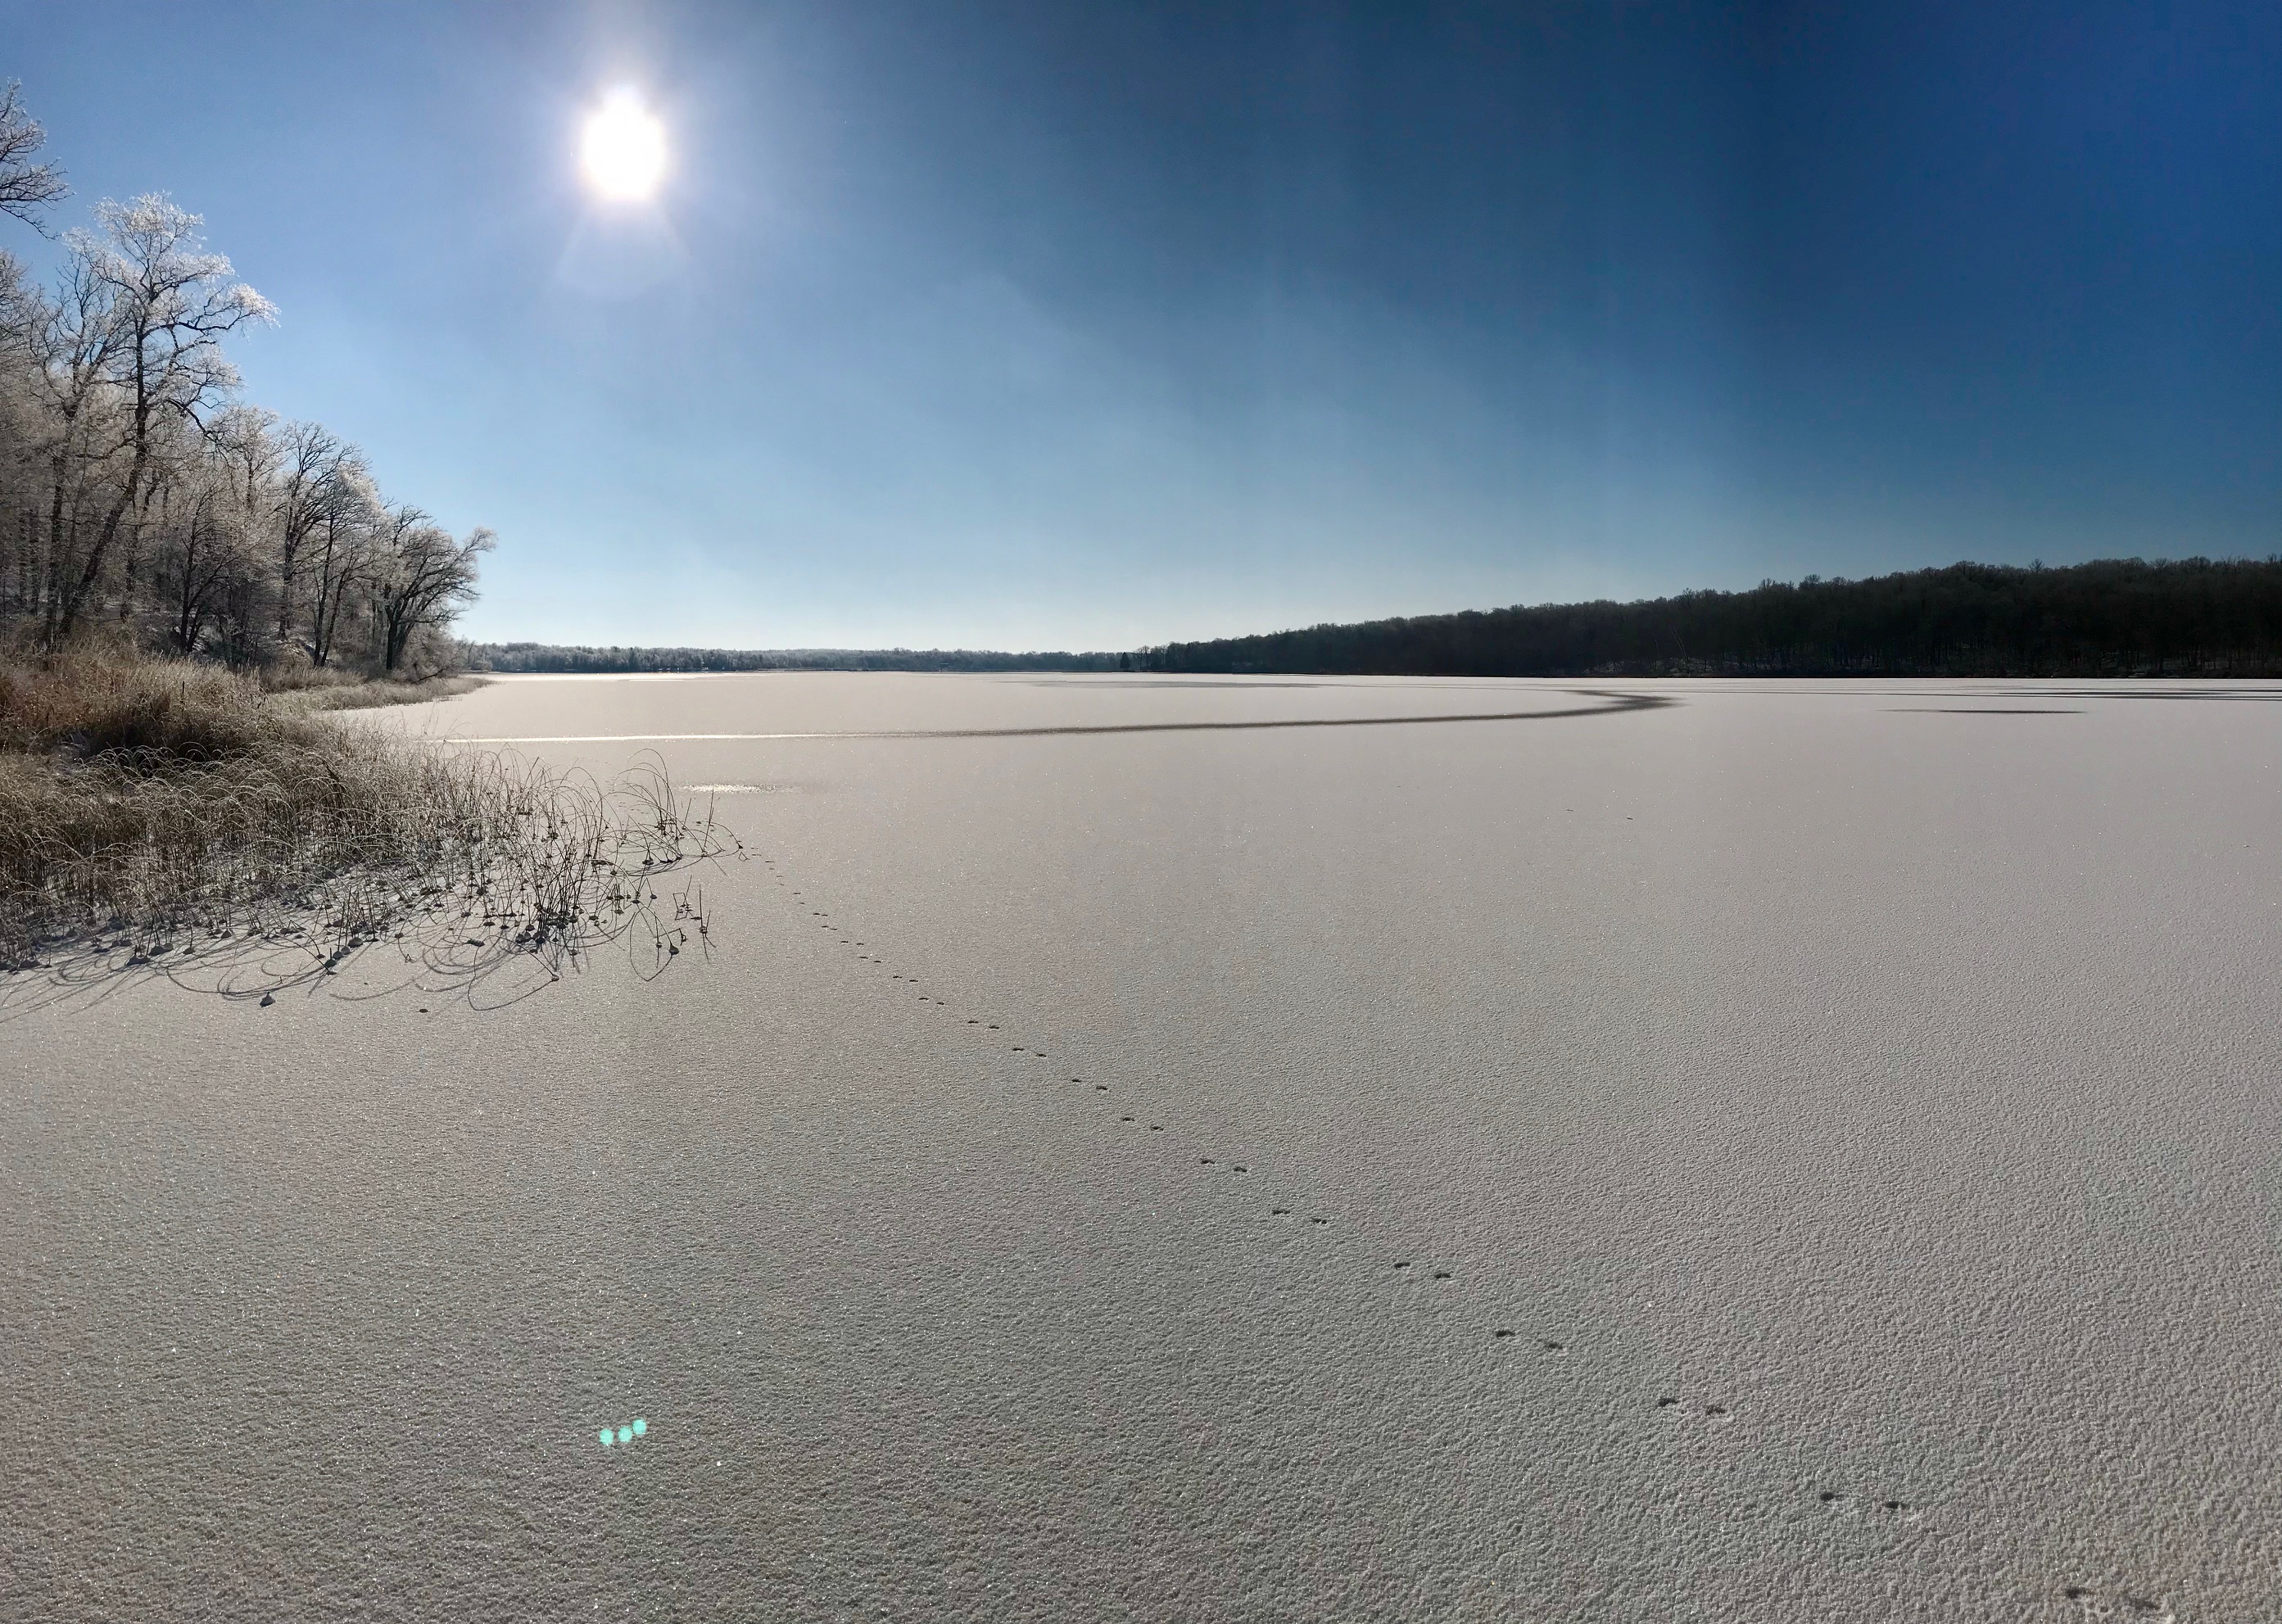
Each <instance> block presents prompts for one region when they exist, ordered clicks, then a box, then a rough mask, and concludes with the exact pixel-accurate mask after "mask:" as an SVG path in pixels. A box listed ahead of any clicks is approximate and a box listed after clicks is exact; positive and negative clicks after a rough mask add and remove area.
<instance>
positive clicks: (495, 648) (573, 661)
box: [459, 643, 1128, 672]
mask: <svg viewBox="0 0 2282 1624" xmlns="http://www.w3.org/2000/svg"><path fill="white" fill-rule="evenodd" d="M459 658H460V662H461V664H462V665H463V666H464V667H465V668H466V669H469V670H471V671H628V672H632V671H1114V670H1117V669H1119V662H1120V661H1122V660H1126V659H1127V658H1128V656H1125V655H1121V654H1069V653H1025V654H1012V653H998V652H997V651H995V650H990V649H966V648H925V649H912V648H777V649H731V648H616V647H612V648H588V647H583V646H563V645H559V644H553V643H462V644H461V645H460V646H459Z"/></svg>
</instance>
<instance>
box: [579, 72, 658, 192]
mask: <svg viewBox="0 0 2282 1624" xmlns="http://www.w3.org/2000/svg"><path fill="white" fill-rule="evenodd" d="M665 156H666V155H665V126H664V125H663V124H661V123H659V122H658V121H657V120H656V117H655V116H654V115H653V114H652V113H651V112H649V110H648V108H646V107H644V106H643V105H642V103H641V97H640V96H638V95H636V94H635V93H634V92H633V91H632V90H613V91H611V92H610V94H609V96H607V97H603V98H602V105H601V106H600V107H598V108H597V109H595V110H594V112H592V113H589V114H588V115H587V118H586V128H585V129H584V131H582V132H581V134H580V135H579V140H578V162H579V166H580V167H582V168H583V169H585V170H586V184H587V185H589V186H591V187H593V188H594V190H595V192H596V193H597V194H598V195H600V196H602V197H606V198H608V199H609V201H611V202H613V203H640V202H641V201H642V200H643V199H645V198H647V197H650V196H652V195H653V194H655V193H656V190H657V186H658V182H660V181H663V180H664V178H665Z"/></svg>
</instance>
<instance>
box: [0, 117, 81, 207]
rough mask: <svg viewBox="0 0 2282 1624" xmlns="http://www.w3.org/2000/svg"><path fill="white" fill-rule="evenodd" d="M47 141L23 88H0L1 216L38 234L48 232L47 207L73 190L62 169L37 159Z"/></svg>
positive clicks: (46, 135)
mask: <svg viewBox="0 0 2282 1624" xmlns="http://www.w3.org/2000/svg"><path fill="white" fill-rule="evenodd" d="M47 140H48V132H47V131H46V130H44V129H43V128H40V124H39V120H36V119H35V118H33V117H32V115H31V114H30V113H28V112H26V111H25V110H24V98H23V95H22V89H21V87H20V86H19V85H18V84H17V82H16V81H14V80H10V81H8V83H7V86H6V88H5V89H0V214H12V215H14V216H15V217H16V218H17V219H18V220H22V221H23V222H24V223H25V224H26V225H27V226H30V227H31V228H34V229H35V230H39V231H44V230H46V229H47V221H46V220H45V218H44V213H45V211H46V209H47V207H48V205H50V204H51V203H57V202H59V201H61V200H62V199H63V198H64V197H66V196H67V195H68V194H69V193H70V191H71V188H70V187H68V186H66V185H65V184H64V172H63V171H62V170H60V169H58V168H57V167H56V166H54V165H53V164H49V163H42V162H40V161H39V160H38V159H36V158H35V156H34V154H35V153H36V152H38V151H39V150H40V149H41V148H42V147H43V146H45V145H46V144H47Z"/></svg>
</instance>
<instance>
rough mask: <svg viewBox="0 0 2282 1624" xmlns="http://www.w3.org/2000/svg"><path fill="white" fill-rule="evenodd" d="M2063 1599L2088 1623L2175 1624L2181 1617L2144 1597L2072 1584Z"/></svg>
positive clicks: (2063, 1592)
mask: <svg viewBox="0 0 2282 1624" xmlns="http://www.w3.org/2000/svg"><path fill="white" fill-rule="evenodd" d="M2061 1597H2063V1598H2065V1599H2066V1600H2069V1601H2072V1602H2074V1603H2075V1604H2076V1610H2077V1612H2080V1613H2081V1614H2082V1615H2083V1616H2084V1618H2086V1619H2099V1620H2109V1619H2124V1620H2131V1624H2175V1620H2177V1616H2178V1615H2177V1613H2175V1612H2172V1611H2171V1609H2170V1608H2169V1606H2168V1605H2165V1604H2164V1603H2162V1602H2159V1601H2150V1600H2149V1599H2148V1598H2147V1597H2144V1596H2133V1595H2130V1594H2128V1593H2126V1592H2124V1591H2121V1590H2095V1589H2092V1588H2091V1587H2089V1586H2087V1585H2081V1584H2072V1585H2069V1587H2068V1588H2067V1589H2063V1590H2062V1591H2061Z"/></svg>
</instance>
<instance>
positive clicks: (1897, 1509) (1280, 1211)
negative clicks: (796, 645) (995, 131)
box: [769, 863, 2174, 1624]
mask: <svg viewBox="0 0 2282 1624" xmlns="http://www.w3.org/2000/svg"><path fill="white" fill-rule="evenodd" d="M769 866H770V867H771V868H772V870H773V868H774V866H775V865H774V864H773V863H771V864H770V865H769ZM776 878H777V883H778V884H779V885H785V884H786V882H785V880H784V878H783V877H782V876H781V875H779V876H777V877H776ZM791 895H792V896H793V897H795V898H799V897H800V895H801V893H799V892H797V891H795V892H792V893H791ZM807 911H808V913H809V915H810V916H811V917H812V918H815V919H817V920H819V921H821V922H822V924H823V928H824V929H826V930H829V931H833V932H835V933H837V934H838V935H840V936H841V938H842V940H843V942H845V943H846V944H847V945H848V946H849V947H850V948H851V949H863V948H865V947H866V946H867V944H866V943H865V942H864V941H861V940H856V939H854V938H852V937H850V936H849V935H848V933H847V932H846V931H845V930H844V929H842V927H841V926H839V925H837V924H833V923H832V922H831V916H830V915H829V914H828V913H827V912H826V911H825V910H823V909H809V910H807ZM855 956H856V958H857V960H858V963H869V964H873V965H875V966H878V967H880V968H882V969H884V968H885V967H886V962H885V961H884V960H883V959H881V958H880V957H879V956H878V955H875V954H871V953H868V952H864V951H858V952H856V955H855ZM889 979H890V980H893V981H898V982H903V983H904V984H906V985H909V986H918V985H919V978H918V977H917V976H906V975H904V974H902V973H901V972H900V971H898V972H893V973H891V974H890V977H889ZM919 1001H920V1002H921V1003H932V1004H934V1005H935V1007H936V1008H938V1009H949V1008H950V1005H949V1004H947V1003H946V1002H945V1001H943V999H940V998H934V997H930V996H929V995H928V994H920V999H919ZM962 1018H963V1024H964V1025H969V1026H980V1027H982V1028H983V1030H985V1031H987V1032H998V1031H1000V1030H1002V1025H1001V1023H999V1022H997V1021H991V1020H986V1019H984V1018H983V1017H981V1016H972V1015H970V1016H966V1017H962ZM1009 1050H1010V1052H1012V1053H1013V1054H1017V1055H1024V1054H1028V1055H1033V1056H1036V1057H1037V1058H1038V1059H1041V1060H1043V1059H1044V1058H1045V1057H1046V1056H1045V1052H1044V1050H1043V1049H1037V1048H1032V1047H1030V1046H1029V1045H1028V1044H1023V1043H1016V1044H1012V1045H1010V1046H1009ZM1069 1080H1070V1081H1071V1083H1073V1084H1075V1085H1077V1086H1080V1087H1083V1085H1084V1082H1085V1080H1086V1079H1083V1078H1081V1077H1073V1078H1071V1079H1069ZM1093 1090H1094V1092H1095V1093H1097V1094H1107V1093H1109V1092H1111V1085H1109V1084H1108V1083H1106V1082H1096V1083H1095V1084H1094V1085H1093ZM1117 1120H1118V1121H1119V1122H1120V1123H1122V1124H1127V1125H1131V1124H1134V1123H1137V1122H1138V1121H1140V1120H1141V1118H1140V1117H1138V1115H1137V1113H1132V1112H1122V1113H1120V1114H1119V1116H1118V1118H1117ZM1148 1130H1149V1132H1150V1133H1164V1132H1165V1131H1166V1125H1165V1124H1163V1123H1161V1122H1152V1123H1149V1124H1148ZM1197 1164H1198V1165H1199V1166H1200V1167H1215V1166H1218V1165H1220V1164H1221V1161H1220V1158H1219V1157H1218V1156H1213V1155H1208V1154H1205V1153H1202V1152H1199V1154H1198V1155H1197ZM1229 1166H1230V1169H1231V1170H1232V1171H1233V1172H1238V1173H1244V1174H1249V1173H1250V1172H1251V1171H1252V1169H1251V1166H1250V1164H1248V1163H1244V1162H1235V1163H1230V1164H1229ZM1295 1215H1296V1210H1295V1209H1293V1208H1292V1207H1288V1206H1271V1207H1270V1208H1269V1217H1271V1218H1290V1217H1293V1216H1295ZM1305 1217H1306V1220H1307V1223H1308V1226H1310V1227H1326V1226H1329V1225H1330V1223H1331V1218H1330V1216H1329V1215H1328V1214H1324V1213H1308V1214H1306V1215H1305ZM1381 1256H1382V1257H1384V1254H1381ZM1391 1261H1392V1264H1393V1268H1394V1270H1395V1271H1396V1272H1401V1273H1408V1272H1409V1271H1410V1270H1411V1269H1412V1268H1413V1267H1414V1266H1415V1263H1414V1260H1413V1259H1412V1258H1409V1257H1398V1258H1394V1259H1392V1260H1391ZM1381 1266H1385V1265H1384V1264H1382V1265H1381ZM1430 1273H1431V1277H1432V1279H1433V1280H1435V1281H1437V1282H1442V1283H1448V1282H1450V1281H1453V1280H1455V1278H1456V1272H1455V1270H1454V1269H1433V1270H1432V1271H1430ZM1477 1324H1479V1322H1477ZM1473 1334H1476V1335H1479V1334H1480V1333H1479V1330H1477V1331H1475V1332H1474V1333H1473ZM1521 1334H1522V1333H1521V1332H1520V1331H1518V1330H1517V1329H1516V1328H1515V1327H1513V1326H1500V1325H1493V1326H1491V1327H1490V1339H1491V1341H1492V1342H1500V1343H1502V1342H1512V1341H1513V1340H1514V1339H1516V1338H1517V1337H1518V1336H1520V1335H1521ZM1531 1340H1532V1341H1533V1342H1534V1343H1535V1345H1536V1349H1537V1352H1538V1354H1539V1355H1540V1357H1548V1358H1566V1357H1569V1354H1570V1349H1569V1347H1568V1345H1567V1343H1565V1342H1560V1341H1557V1340H1556V1339H1553V1338H1551V1337H1545V1336H1535V1337H1533V1338H1532V1339H1531ZM1653 1404H1654V1407H1655V1408H1656V1409H1657V1411H1665V1412H1669V1413H1672V1414H1673V1415H1674V1416H1678V1415H1680V1413H1681V1412H1683V1411H1690V1412H1693V1414H1694V1415H1695V1418H1696V1419H1697V1420H1698V1421H1700V1422H1702V1423H1704V1424H1705V1425H1708V1426H1712V1427H1726V1426H1728V1425H1731V1424H1732V1423H1733V1422H1734V1420H1735V1416H1734V1415H1733V1413H1732V1412H1731V1411H1729V1409H1728V1408H1727V1405H1726V1404H1717V1403H1714V1404H1683V1402H1682V1400H1681V1398H1680V1396H1679V1395H1678V1394H1673V1393H1666V1394H1662V1395H1658V1396H1656V1397H1655V1399H1654V1400H1653ZM1818 1493H1819V1503H1820V1506H1821V1507H1822V1509H1823V1510H1824V1511H1826V1512H1829V1513H1831V1514H1833V1515H1843V1516H1849V1517H1852V1518H1856V1519H1859V1520H1888V1521H1897V1522H1915V1521H1917V1520H1919V1518H1920V1516H1921V1512H1919V1511H1918V1510H1917V1509H1916V1508H1915V1507H1913V1505H1911V1504H1909V1503H1908V1502H1906V1501H1905V1500H1903V1499H1901V1498H1900V1497H1898V1496H1884V1495H1881V1496H1856V1495H1854V1494H1852V1493H1849V1492H1846V1491H1843V1490H1839V1489H1822V1490H1820V1491H1818ZM2061 1594H2062V1596H2063V1597H2065V1598H2066V1599H2068V1600H2070V1601H2074V1602H2076V1604H2077V1605H2078V1607H2079V1608H2080V1609H2081V1612H2082V1615H2083V1618H2084V1620H2129V1621H2130V1624H2174V1615H2173V1613H2172V1612H2171V1611H2170V1609H2169V1607H2168V1606H2167V1605H2164V1604H2162V1603H2161V1602H2155V1601H2149V1600H2146V1598H2144V1597H2140V1596H2138V1595H2134V1594H2130V1593H2127V1592H2123V1591H2112V1592H2103V1591H2098V1590H2094V1589H2089V1588H2087V1587H2084V1586H2080V1585H2071V1586H2069V1587H2068V1588H2066V1589H2064V1590H2063V1591H2062V1592H2061Z"/></svg>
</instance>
